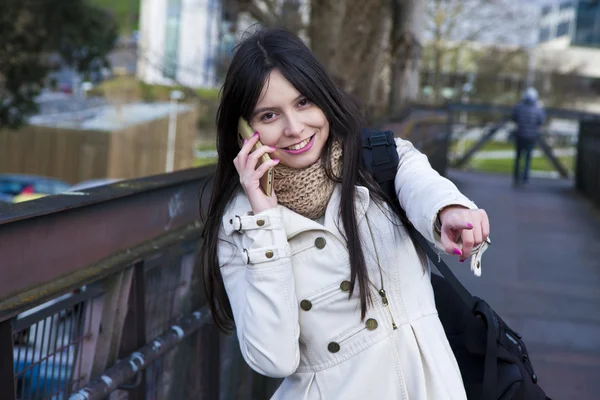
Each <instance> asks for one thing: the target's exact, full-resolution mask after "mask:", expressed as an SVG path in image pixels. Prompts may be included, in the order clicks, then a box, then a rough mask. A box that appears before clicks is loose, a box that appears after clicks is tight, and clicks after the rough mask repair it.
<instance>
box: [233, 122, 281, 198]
mask: <svg viewBox="0 0 600 400" xmlns="http://www.w3.org/2000/svg"><path fill="white" fill-rule="evenodd" d="M252 136H254V131H253V130H252V128H251V127H250V125H249V124H248V122H246V120H245V119H244V118H240V120H239V122H238V143H239V145H240V148H241V147H242V145H243V144H244V139H248V140H249V139H250V138H251V137H252ZM261 147H262V143H261V142H260V140H259V141H257V142H256V144H254V147H253V148H252V151H256V150H258V149H259V148H261ZM267 161H271V157H269V154H268V153H265V154H264V155H263V156H262V157H260V158H259V159H258V165H257V167H258V166H260V165H261V164H262V163H265V162H267ZM260 187H261V188H262V190H263V192H264V193H265V194H266V195H267V196H269V197H271V194H272V193H273V168H269V169H268V170H267V172H265V174H264V175H263V176H262V177H261V178H260Z"/></svg>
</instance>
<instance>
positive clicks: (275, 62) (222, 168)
mask: <svg viewBox="0 0 600 400" xmlns="http://www.w3.org/2000/svg"><path fill="white" fill-rule="evenodd" d="M273 69H277V70H279V71H280V72H281V74H282V75H283V76H284V77H285V78H286V79H287V80H288V81H289V82H290V83H291V84H292V85H293V86H294V87H295V88H296V90H298V92H300V93H301V94H302V95H303V96H306V97H307V98H308V99H309V100H310V101H311V102H312V103H314V104H315V105H316V106H318V107H319V108H320V109H321V110H322V111H323V113H324V114H325V116H326V117H327V119H328V121H329V138H328V140H327V143H326V145H325V147H324V150H323V155H322V157H321V162H322V163H323V166H324V167H325V169H326V172H327V175H328V177H329V178H330V179H333V180H334V181H336V182H338V183H341V187H342V189H341V198H342V199H344V200H343V201H341V202H340V216H341V220H342V224H343V228H344V229H343V231H344V233H345V240H346V242H347V247H348V252H349V257H350V282H351V289H350V296H351V295H352V293H353V292H354V288H355V284H356V282H358V287H359V293H360V303H361V315H362V317H363V318H364V317H365V314H366V311H367V306H368V305H369V304H370V302H371V298H370V295H369V293H370V292H369V290H368V276H367V267H366V263H365V258H364V254H363V250H362V246H361V243H360V238H359V234H358V223H357V218H356V214H355V192H356V185H362V186H365V187H367V189H369V191H370V193H371V196H372V197H373V198H374V199H375V200H376V201H377V202H378V203H379V204H381V202H382V201H383V200H384V195H383V193H382V192H381V190H380V188H379V186H378V185H377V184H376V183H375V181H374V180H373V179H372V178H371V177H370V175H369V174H368V172H367V171H366V170H365V169H364V168H363V166H362V157H361V134H360V130H361V129H362V128H363V127H365V125H366V118H365V116H364V113H363V111H362V110H363V107H362V106H361V104H360V102H359V101H358V100H356V99H354V98H353V97H351V96H350V95H348V94H347V93H346V92H345V91H344V90H342V89H341V88H339V87H338V86H337V85H336V84H335V83H334V81H333V80H332V79H331V78H330V77H329V76H328V74H327V73H326V72H325V70H324V69H323V67H322V66H321V64H320V63H319V62H318V61H317V59H316V58H315V56H314V55H313V53H312V52H311V51H310V49H309V48H308V47H307V46H306V45H305V44H304V43H303V42H302V40H300V39H299V38H298V37H297V36H295V35H293V34H291V33H289V32H287V31H285V30H283V29H265V30H260V31H258V32H256V33H254V34H252V35H251V36H249V37H247V38H245V39H244V40H243V41H242V42H241V43H240V44H239V45H238V47H237V50H236V52H235V54H234V57H233V59H232V61H231V65H230V67H229V69H228V71H227V75H226V77H225V83H224V84H223V87H222V89H221V100H220V106H219V110H218V114H217V152H218V164H217V169H216V173H215V175H214V177H213V182H214V186H213V189H212V194H211V198H210V205H209V209H208V213H207V214H205V213H202V210H201V215H203V216H204V215H206V218H205V225H204V233H203V245H202V248H201V251H200V266H201V268H202V270H203V275H204V287H205V290H206V295H207V300H208V303H209V305H210V308H211V310H212V315H213V319H214V321H215V323H216V324H217V326H218V327H219V328H221V329H222V330H224V331H228V330H231V329H233V327H234V321H233V313H232V310H231V305H230V303H229V299H228V298H227V293H226V291H225V286H224V284H223V278H222V276H221V272H220V268H219V262H218V259H217V247H218V245H219V227H220V225H221V220H222V218H223V214H224V212H225V209H226V207H227V205H228V204H229V202H230V201H231V199H232V197H233V195H234V194H235V193H236V191H237V190H238V189H239V176H238V174H237V171H236V169H235V167H234V165H233V159H234V158H235V157H236V156H237V154H238V152H239V147H238V144H237V140H236V135H237V121H238V119H239V117H240V116H241V117H244V118H246V119H249V117H250V115H251V113H252V111H253V110H254V108H255V106H256V104H257V102H258V98H259V95H260V93H261V91H262V88H263V86H264V84H265V82H266V80H267V78H268V76H269V73H270V72H271V71H272V70H273ZM335 140H337V141H339V142H340V143H341V144H342V151H343V169H342V171H343V173H342V176H335V175H334V173H333V171H332V170H331V168H330V162H329V160H330V158H331V148H332V143H333V141H335Z"/></svg>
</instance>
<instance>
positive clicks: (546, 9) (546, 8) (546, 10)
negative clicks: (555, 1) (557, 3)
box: [542, 6, 552, 16]
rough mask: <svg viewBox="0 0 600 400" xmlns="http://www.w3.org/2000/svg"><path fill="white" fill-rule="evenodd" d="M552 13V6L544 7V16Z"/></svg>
mask: <svg viewBox="0 0 600 400" xmlns="http://www.w3.org/2000/svg"><path fill="white" fill-rule="evenodd" d="M551 12H552V6H544V7H542V16H544V15H548V14H550V13H551Z"/></svg>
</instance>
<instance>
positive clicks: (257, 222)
mask: <svg viewBox="0 0 600 400" xmlns="http://www.w3.org/2000/svg"><path fill="white" fill-rule="evenodd" d="M264 224H265V220H264V219H259V220H258V221H256V225H258V226H263V225H264Z"/></svg>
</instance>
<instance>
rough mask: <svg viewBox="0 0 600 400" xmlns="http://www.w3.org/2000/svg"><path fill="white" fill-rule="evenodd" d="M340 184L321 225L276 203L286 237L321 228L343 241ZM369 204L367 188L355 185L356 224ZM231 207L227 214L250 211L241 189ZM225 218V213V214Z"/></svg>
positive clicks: (328, 205) (336, 187) (336, 186)
mask: <svg viewBox="0 0 600 400" xmlns="http://www.w3.org/2000/svg"><path fill="white" fill-rule="evenodd" d="M341 192H342V185H341V184H336V185H335V187H334V189H333V193H332V194H331V198H330V199H329V202H328V203H327V208H326V210H325V218H324V221H323V225H321V224H320V223H318V222H315V221H313V220H312V219H310V218H306V217H304V216H302V215H300V214H298V213H297V212H295V211H292V210H290V209H289V208H287V207H284V206H281V205H278V206H277V208H278V209H279V210H280V212H281V216H282V220H283V226H284V229H285V233H286V236H287V238H288V239H290V238H292V237H294V236H296V235H298V234H300V233H302V232H305V231H308V230H321V231H326V232H330V233H331V234H333V235H335V236H336V237H337V238H338V239H340V240H341V241H342V242H345V240H344V235H343V226H342V221H341V218H339V213H340V201H341V200H342V194H341ZM369 204H370V196H369V190H368V189H367V188H366V187H364V186H356V200H355V205H356V216H357V225H359V224H360V222H361V221H362V220H363V218H364V216H365V214H366V212H367V209H368V208H369ZM232 205H233V207H232V208H231V209H230V210H229V211H228V212H227V214H232V215H236V214H237V215H242V214H246V213H247V212H248V211H250V209H251V208H250V203H249V202H248V198H247V197H246V196H245V194H244V193H243V191H240V193H238V195H237V196H236V197H235V199H234V202H233V204H232ZM225 217H226V218H227V219H229V218H230V217H228V216H227V215H226V216H225Z"/></svg>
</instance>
